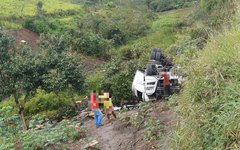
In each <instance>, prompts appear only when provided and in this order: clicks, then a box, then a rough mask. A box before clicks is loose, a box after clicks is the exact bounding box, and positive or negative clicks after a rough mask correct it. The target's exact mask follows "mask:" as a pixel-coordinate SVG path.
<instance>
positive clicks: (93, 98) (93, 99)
mask: <svg viewBox="0 0 240 150" xmlns="http://www.w3.org/2000/svg"><path fill="white" fill-rule="evenodd" d="M90 108H91V110H92V111H93V113H94V120H95V123H96V126H97V127H100V126H101V125H102V116H103V115H102V112H101V110H100V109H99V103H98V100H97V95H96V91H93V92H92V93H91V94H90Z"/></svg>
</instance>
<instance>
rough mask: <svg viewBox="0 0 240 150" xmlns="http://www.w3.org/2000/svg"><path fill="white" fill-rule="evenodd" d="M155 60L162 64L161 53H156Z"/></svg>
mask: <svg viewBox="0 0 240 150" xmlns="http://www.w3.org/2000/svg"><path fill="white" fill-rule="evenodd" d="M155 60H156V61H159V62H161V52H159V51H157V52H156V56H155Z"/></svg>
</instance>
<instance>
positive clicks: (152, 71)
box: [146, 64, 157, 76]
mask: <svg viewBox="0 0 240 150" xmlns="http://www.w3.org/2000/svg"><path fill="white" fill-rule="evenodd" d="M153 67H155V66H154V65H153V64H147V68H146V75H147V76H153V75H157V68H155V69H153Z"/></svg>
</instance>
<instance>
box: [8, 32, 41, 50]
mask: <svg viewBox="0 0 240 150" xmlns="http://www.w3.org/2000/svg"><path fill="white" fill-rule="evenodd" d="M8 33H9V34H10V35H12V36H14V37H15V38H16V43H17V44H20V43H21V41H22V40H24V41H26V42H27V43H28V44H29V45H30V46H31V47H32V48H33V49H37V41H38V39H39V35H38V34H36V33H34V32H32V31H30V30H28V29H14V30H9V31H8Z"/></svg>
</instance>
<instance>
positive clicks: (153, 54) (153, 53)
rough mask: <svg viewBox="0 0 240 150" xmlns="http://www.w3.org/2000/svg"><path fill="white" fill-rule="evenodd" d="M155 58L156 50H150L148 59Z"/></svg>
mask: <svg viewBox="0 0 240 150" xmlns="http://www.w3.org/2000/svg"><path fill="white" fill-rule="evenodd" d="M155 59H156V51H154V50H153V51H152V53H151V55H150V60H155Z"/></svg>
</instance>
